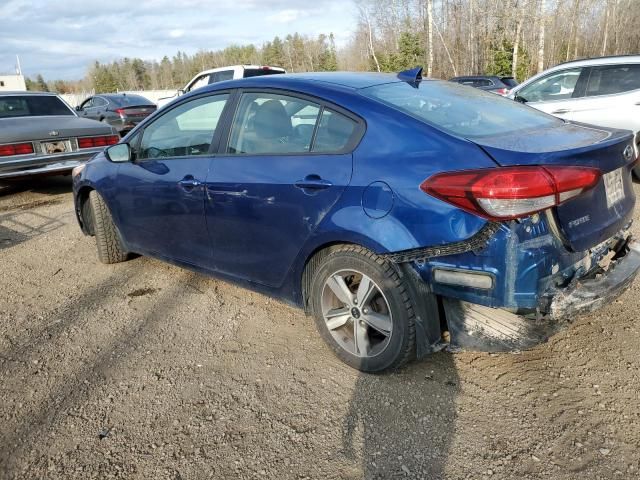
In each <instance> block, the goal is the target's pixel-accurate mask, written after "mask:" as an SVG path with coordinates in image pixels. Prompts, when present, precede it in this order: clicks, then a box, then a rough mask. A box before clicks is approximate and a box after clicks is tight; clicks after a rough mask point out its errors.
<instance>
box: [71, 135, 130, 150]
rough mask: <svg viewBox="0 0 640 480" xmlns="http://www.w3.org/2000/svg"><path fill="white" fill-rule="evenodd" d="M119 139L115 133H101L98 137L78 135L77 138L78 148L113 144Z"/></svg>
mask: <svg viewBox="0 0 640 480" xmlns="http://www.w3.org/2000/svg"><path fill="white" fill-rule="evenodd" d="M119 141H120V138H119V137H118V136H117V135H101V136H99V137H80V138H78V148H95V147H106V146H107V145H115V144H116V143H118V142H119Z"/></svg>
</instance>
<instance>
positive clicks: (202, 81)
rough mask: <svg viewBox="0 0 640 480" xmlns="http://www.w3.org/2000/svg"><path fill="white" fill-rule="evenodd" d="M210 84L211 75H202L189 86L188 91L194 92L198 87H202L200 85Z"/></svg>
mask: <svg viewBox="0 0 640 480" xmlns="http://www.w3.org/2000/svg"><path fill="white" fill-rule="evenodd" d="M208 84H209V75H208V74H207V75H202V76H200V77H198V78H197V79H196V81H195V82H193V83H192V84H191V85H190V86H189V88H188V89H187V91H188V92H192V91H193V90H195V89H196V88H200V87H204V86H205V85H208Z"/></svg>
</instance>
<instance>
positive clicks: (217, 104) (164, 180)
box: [114, 93, 229, 268]
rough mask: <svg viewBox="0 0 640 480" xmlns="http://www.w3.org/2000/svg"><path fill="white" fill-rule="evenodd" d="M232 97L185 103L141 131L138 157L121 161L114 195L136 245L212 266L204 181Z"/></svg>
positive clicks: (126, 233) (123, 224)
mask: <svg viewBox="0 0 640 480" xmlns="http://www.w3.org/2000/svg"><path fill="white" fill-rule="evenodd" d="M228 97H229V95H228V93H217V94H215V95H206V96H201V97H197V98H194V99H192V100H190V101H188V102H185V103H182V104H180V105H178V106H176V107H174V108H172V109H171V110H168V111H167V112H166V113H165V114H164V115H162V116H160V117H158V118H156V119H155V120H154V121H153V122H152V123H150V124H149V125H148V126H147V127H146V128H145V129H144V131H143V132H142V133H141V134H139V135H137V138H136V139H135V140H138V141H137V144H138V145H137V147H135V150H136V159H135V161H134V162H130V163H123V164H121V165H120V168H119V170H118V184H119V185H120V187H119V194H118V196H117V197H116V198H115V200H114V202H115V203H116V210H117V212H116V213H117V214H118V216H119V218H120V222H119V225H120V227H121V229H122V233H123V235H124V237H125V239H126V240H127V242H129V243H131V244H132V245H133V246H134V248H135V247H137V248H139V249H140V250H142V251H145V252H151V253H155V254H159V255H162V256H164V257H167V258H169V259H173V260H177V261H181V262H187V263H190V264H193V265H197V266H202V267H207V268H211V244H210V241H209V235H208V232H207V227H206V223H205V218H204V198H205V197H204V185H205V181H206V180H207V175H208V172H209V164H210V162H211V158H212V151H214V150H215V149H216V148H217V141H218V138H219V132H218V129H217V126H218V123H219V121H220V118H221V116H222V112H223V111H224V108H225V106H226V103H227V100H228ZM140 137H141V138H140ZM135 140H132V143H133V142H135Z"/></svg>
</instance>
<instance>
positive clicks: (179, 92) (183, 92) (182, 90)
mask: <svg viewBox="0 0 640 480" xmlns="http://www.w3.org/2000/svg"><path fill="white" fill-rule="evenodd" d="M185 93H187V92H185V90H184V88H181V89H179V90H178V95H184V94H185Z"/></svg>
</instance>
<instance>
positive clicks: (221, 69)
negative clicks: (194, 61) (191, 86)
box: [196, 65, 285, 76]
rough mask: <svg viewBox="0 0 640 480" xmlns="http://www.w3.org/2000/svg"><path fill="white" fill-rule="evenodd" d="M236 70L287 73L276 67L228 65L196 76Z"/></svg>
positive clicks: (204, 71) (203, 71)
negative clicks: (266, 69)
mask: <svg viewBox="0 0 640 480" xmlns="http://www.w3.org/2000/svg"><path fill="white" fill-rule="evenodd" d="M236 68H243V69H245V70H247V69H255V70H260V69H262V68H268V69H269V70H278V71H281V72H284V71H285V69H284V68H282V67H275V66H273V65H227V66H225V67H216V68H210V69H208V70H202V71H201V72H198V73H197V74H196V76H199V75H206V74H207V73H215V72H224V71H226V70H233V69H236Z"/></svg>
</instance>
